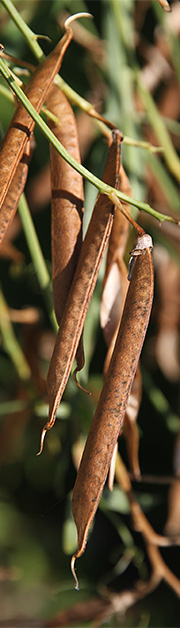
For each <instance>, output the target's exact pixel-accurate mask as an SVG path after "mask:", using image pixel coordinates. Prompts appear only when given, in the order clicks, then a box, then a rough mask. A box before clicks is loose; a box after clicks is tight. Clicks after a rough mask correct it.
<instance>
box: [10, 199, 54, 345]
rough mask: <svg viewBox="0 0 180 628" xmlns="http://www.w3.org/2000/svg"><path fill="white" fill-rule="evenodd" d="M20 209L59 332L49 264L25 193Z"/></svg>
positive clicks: (31, 250) (52, 319)
mask: <svg viewBox="0 0 180 628" xmlns="http://www.w3.org/2000/svg"><path fill="white" fill-rule="evenodd" d="M18 211H19V215H20V218H21V222H22V225H23V229H24V233H25V236H26V241H27V244H28V248H29V251H30V254H31V258H32V261H33V264H34V268H35V270H36V274H37V278H38V281H39V285H40V287H41V290H42V294H43V297H44V300H45V304H46V307H47V311H48V314H49V318H50V321H51V324H52V326H53V329H54V331H55V332H56V333H57V331H58V325H57V322H56V317H55V313H54V307H53V297H52V289H51V280H50V276H49V273H48V270H47V266H46V263H45V260H44V257H43V254H42V250H41V247H40V244H39V240H38V237H37V233H36V230H35V227H34V223H33V221H32V218H31V214H30V211H29V207H28V204H27V201H26V197H25V195H24V194H22V196H21V198H20V201H19V207H18Z"/></svg>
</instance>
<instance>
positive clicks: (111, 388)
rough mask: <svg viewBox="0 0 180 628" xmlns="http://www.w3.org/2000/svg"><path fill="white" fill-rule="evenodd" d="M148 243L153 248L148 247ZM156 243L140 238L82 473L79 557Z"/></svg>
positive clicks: (139, 335) (109, 448) (114, 427)
mask: <svg viewBox="0 0 180 628" xmlns="http://www.w3.org/2000/svg"><path fill="white" fill-rule="evenodd" d="M147 247H148V248H147ZM151 248H152V241H151V238H150V236H148V237H147V234H144V235H142V236H139V237H138V238H137V240H136V244H135V248H134V252H135V251H138V252H139V253H140V254H139V255H137V256H136V257H135V262H134V268H133V272H132V278H131V282H130V286H129V290H128V294H127V298H126V302H125V307H124V311H123V316H122V320H121V325H120V328H119V331H118V336H117V340H116V345H115V349H114V352H113V355H112V358H111V362H110V366H109V369H108V373H107V376H106V378H105V382H104V386H103V389H102V392H101V395H100V398H99V402H98V405H97V409H96V412H95V415H94V418H93V422H92V425H91V428H90V432H89V435H88V439H87V442H86V446H85V449H84V453H83V457H82V460H81V464H80V468H79V471H78V474H77V478H76V482H75V486H74V491H73V499H72V512H73V516H74V520H75V523H76V526H77V530H78V548H77V551H76V553H75V554H74V556H73V558H72V563H71V567H72V572H73V575H74V577H75V584H76V588H78V581H77V578H76V574H75V570H74V563H75V559H76V558H77V557H79V556H81V555H82V553H83V552H84V550H85V546H86V542H87V536H88V530H89V526H90V524H91V522H92V519H93V517H94V515H95V512H96V510H97V507H98V504H99V501H100V498H101V494H102V491H103V486H104V483H105V480H106V477H107V473H108V470H109V466H110V462H111V458H112V454H113V450H114V447H115V444H116V442H117V439H118V435H119V432H120V430H121V428H122V425H123V420H124V414H125V410H126V406H127V401H128V396H129V392H130V390H131V386H132V382H133V379H134V375H135V372H136V369H137V365H138V361H139V356H140V353H141V349H142V345H143V342H144V338H145V334H146V330H147V326H148V322H149V317H150V312H151V306H152V299H153V264H152V257H151Z"/></svg>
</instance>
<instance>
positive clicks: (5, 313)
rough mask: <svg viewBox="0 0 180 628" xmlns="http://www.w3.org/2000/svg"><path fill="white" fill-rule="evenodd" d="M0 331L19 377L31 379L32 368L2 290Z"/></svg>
mask: <svg viewBox="0 0 180 628" xmlns="http://www.w3.org/2000/svg"><path fill="white" fill-rule="evenodd" d="M0 331H1V336H2V345H3V347H4V349H5V351H6V352H7V354H8V355H9V357H10V359H11V361H12V362H13V364H14V367H15V369H16V371H17V373H18V375H19V377H20V378H21V379H22V380H24V381H29V380H30V379H31V370H30V367H29V364H28V362H27V360H26V357H25V355H24V353H23V351H22V349H21V347H20V345H19V342H18V340H17V338H16V336H15V333H14V329H13V326H12V324H11V321H10V317H9V310H8V306H7V304H6V301H5V299H4V296H3V293H2V291H1V290H0Z"/></svg>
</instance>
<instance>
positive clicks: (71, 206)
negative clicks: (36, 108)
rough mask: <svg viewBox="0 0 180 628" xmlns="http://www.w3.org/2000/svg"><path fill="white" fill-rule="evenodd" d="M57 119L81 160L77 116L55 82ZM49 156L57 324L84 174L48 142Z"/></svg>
mask: <svg viewBox="0 0 180 628" xmlns="http://www.w3.org/2000/svg"><path fill="white" fill-rule="evenodd" d="M46 104H47V107H48V109H50V111H51V112H52V113H53V114H54V115H55V116H56V117H57V118H58V119H59V124H58V125H56V124H55V123H54V122H52V121H51V120H49V122H48V124H49V126H50V128H51V130H52V131H53V133H54V135H55V136H56V137H57V138H58V140H59V141H60V142H61V144H62V145H63V146H64V148H66V150H68V152H69V153H70V154H71V156H72V157H74V159H76V161H78V162H79V163H80V151H79V141H78V134H77V127H76V119H75V116H74V113H73V110H72V107H71V105H70V104H69V102H68V100H67V98H66V96H65V95H64V94H63V92H62V91H61V90H60V89H59V88H58V87H57V86H56V85H54V86H53V88H52V89H51V92H50V95H49V97H48V99H47V101H46ZM50 160H51V193H52V200H51V237H52V276H53V296H54V308H55V313H56V318H57V321H58V324H59V325H60V322H61V318H62V314H63V312H64V308H65V304H66V301H67V297H68V294H69V290H70V286H71V283H72V279H73V275H74V271H75V268H76V265H77V260H78V257H79V253H80V248H81V243H82V216H83V212H84V193H83V178H82V176H81V175H80V174H79V173H78V172H77V171H76V170H74V168H72V166H70V165H69V164H68V163H67V162H66V161H65V160H64V159H63V158H62V157H61V156H60V155H59V154H58V153H57V151H56V150H55V148H54V147H53V146H52V145H50Z"/></svg>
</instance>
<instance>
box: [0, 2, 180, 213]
mask: <svg viewBox="0 0 180 628" xmlns="http://www.w3.org/2000/svg"><path fill="white" fill-rule="evenodd" d="M0 2H1V4H3V6H4V7H5V8H6V10H7V11H8V13H9V15H10V16H11V18H12V19H13V21H14V22H15V23H16V24H17V27H18V28H19V30H20V31H21V33H22V34H23V35H24V37H25V39H26V41H27V43H28V45H29V47H30V49H31V50H32V52H33V53H34V55H35V57H36V59H37V60H38V61H42V59H43V58H44V56H45V55H44V53H43V51H42V48H41V46H40V45H39V44H38V42H37V38H38V35H36V34H35V33H34V32H33V31H32V30H31V28H29V26H27V24H26V23H25V22H24V20H23V18H22V17H21V15H20V14H19V12H18V11H17V9H16V8H15V7H14V5H13V3H12V2H11V0H0ZM39 37H40V35H39ZM135 75H136V80H137V84H138V89H139V91H140V95H141V97H142V100H143V102H144V104H145V107H146V110H147V114H148V117H149V119H150V122H151V125H152V127H153V128H154V130H155V133H156V135H157V137H158V140H159V141H160V145H161V146H162V144H163V146H162V148H161V150H164V152H165V161H166V163H167V165H168V168H169V169H170V171H171V172H172V173H173V174H174V176H175V177H176V178H177V180H178V181H180V164H179V159H178V156H177V154H176V152H175V149H174V146H173V144H172V142H171V138H170V136H169V133H168V131H167V129H166V126H165V124H164V121H163V120H162V117H161V116H160V114H159V112H158V109H157V107H156V105H155V103H154V102H153V99H152V97H151V95H150V94H149V92H148V91H147V90H146V89H145V87H144V86H143V85H142V83H141V82H140V79H139V73H138V71H137V72H136V71H135ZM55 82H56V84H57V85H58V86H59V87H60V88H61V89H62V90H63V91H64V93H65V94H66V95H67V96H68V97H69V98H70V100H71V102H74V104H77V105H78V106H79V107H80V108H81V109H83V111H86V112H87V113H88V114H89V115H93V111H94V113H95V110H94V108H93V106H92V105H91V104H90V103H89V102H87V101H86V100H85V99H84V98H82V97H81V96H79V95H78V94H77V93H76V92H75V91H74V90H73V89H72V88H71V87H69V85H67V84H66V83H65V81H63V79H62V78H61V77H60V76H59V74H58V75H57V76H56V79H55ZM93 117H94V115H93ZM97 124H98V126H99V127H100V128H101V130H102V132H104V133H105V135H107V129H106V126H105V124H103V122H100V121H98V120H97ZM105 129H106V131H105ZM108 132H109V129H108ZM162 138H163V142H162ZM146 148H147V146H146ZM84 176H85V175H84ZM94 185H96V184H94ZM145 211H146V210H145Z"/></svg>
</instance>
